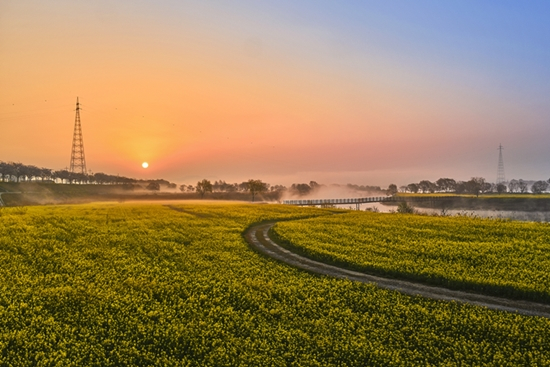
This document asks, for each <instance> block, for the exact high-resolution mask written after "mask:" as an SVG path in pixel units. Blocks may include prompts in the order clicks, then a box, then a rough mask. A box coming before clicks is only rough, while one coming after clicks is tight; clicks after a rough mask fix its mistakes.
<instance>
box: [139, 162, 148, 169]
mask: <svg viewBox="0 0 550 367" xmlns="http://www.w3.org/2000/svg"><path fill="white" fill-rule="evenodd" d="M141 166H142V167H143V168H147V167H149V163H147V162H143V163H142V164H141Z"/></svg>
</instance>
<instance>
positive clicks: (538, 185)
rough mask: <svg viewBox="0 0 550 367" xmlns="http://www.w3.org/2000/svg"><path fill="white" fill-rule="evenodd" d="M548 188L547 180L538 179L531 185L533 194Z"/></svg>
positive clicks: (540, 192)
mask: <svg viewBox="0 0 550 367" xmlns="http://www.w3.org/2000/svg"><path fill="white" fill-rule="evenodd" d="M546 189H548V182H546V181H537V182H535V183H534V184H533V186H531V192H532V193H533V194H542V193H543V192H544V191H546Z"/></svg>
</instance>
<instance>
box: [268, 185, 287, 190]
mask: <svg viewBox="0 0 550 367" xmlns="http://www.w3.org/2000/svg"><path fill="white" fill-rule="evenodd" d="M285 190H286V186H283V185H273V186H271V187H270V188H269V191H272V192H273V191H285Z"/></svg>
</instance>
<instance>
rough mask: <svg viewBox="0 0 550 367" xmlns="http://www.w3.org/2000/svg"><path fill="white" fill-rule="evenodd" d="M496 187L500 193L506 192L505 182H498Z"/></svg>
mask: <svg viewBox="0 0 550 367" xmlns="http://www.w3.org/2000/svg"><path fill="white" fill-rule="evenodd" d="M496 189H497V192H498V193H499V194H503V193H505V192H506V185H505V184H503V183H499V184H497V186H496Z"/></svg>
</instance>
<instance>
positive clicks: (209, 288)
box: [0, 204, 550, 366]
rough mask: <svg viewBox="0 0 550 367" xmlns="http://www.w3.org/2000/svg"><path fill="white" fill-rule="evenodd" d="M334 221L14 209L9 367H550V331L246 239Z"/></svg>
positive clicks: (1, 294) (6, 285)
mask: <svg viewBox="0 0 550 367" xmlns="http://www.w3.org/2000/svg"><path fill="white" fill-rule="evenodd" d="M327 214H330V212H329V211H327V210H321V209H308V208H294V207H285V206H279V205H221V204H209V205H200V204H178V205H170V206H167V205H159V204H151V205H144V204H93V205H92V204H90V205H72V206H47V207H29V208H23V209H20V208H4V209H2V210H0V264H1V266H0V366H53V365H55V366H123V365H126V366H130V365H134V366H137V365H143V366H144V365H147V366H155V365H158V366H368V365H384V366H406V365H459V364H462V365H486V366H490V365H495V366H501V365H538V366H547V365H550V345H549V343H548V340H550V320H547V319H543V318H539V317H527V316H521V315H516V314H511V313H505V312H498V311H491V310H487V309H484V308H482V307H476V306H470V305H463V304H457V303H454V302H442V301H433V300H429V299H424V298H421V297H410V296H405V295H402V294H400V293H398V292H392V291H388V290H382V289H379V288H377V287H375V286H373V285H368V284H361V283H355V282H351V281H347V280H338V279H332V278H329V277H319V276H315V275H311V274H308V273H306V272H303V271H300V270H297V269H293V268H291V267H288V266H286V265H284V264H280V263H278V262H276V261H274V260H271V259H268V258H265V257H262V256H261V255H259V254H257V253H255V252H254V251H253V250H251V249H250V248H249V247H248V246H247V244H246V243H245V241H244V239H243V237H242V234H243V232H244V231H245V230H246V228H247V227H248V226H250V225H251V224H253V223H257V222H261V221H266V220H282V219H299V218H307V217H326V216H327ZM330 218H332V217H330ZM327 219H328V217H327ZM288 223H289V224H290V223H291V222H288Z"/></svg>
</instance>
